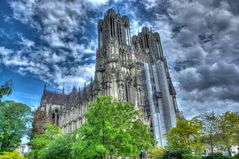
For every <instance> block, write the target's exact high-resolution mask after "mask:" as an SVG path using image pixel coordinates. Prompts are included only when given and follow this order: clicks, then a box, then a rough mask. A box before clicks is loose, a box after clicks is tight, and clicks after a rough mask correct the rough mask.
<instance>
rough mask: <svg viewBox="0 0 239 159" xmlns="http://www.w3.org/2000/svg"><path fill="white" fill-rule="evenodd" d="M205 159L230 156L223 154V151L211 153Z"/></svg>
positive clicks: (226, 158)
mask: <svg viewBox="0 0 239 159" xmlns="http://www.w3.org/2000/svg"><path fill="white" fill-rule="evenodd" d="M204 159H229V157H226V156H223V154H222V153H214V154H212V153H210V154H209V155H208V156H207V157H205V158H204Z"/></svg>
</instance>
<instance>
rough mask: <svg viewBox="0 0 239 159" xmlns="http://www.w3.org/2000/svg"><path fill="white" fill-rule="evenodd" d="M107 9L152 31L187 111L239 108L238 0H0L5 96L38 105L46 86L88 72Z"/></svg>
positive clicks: (73, 82) (69, 82)
mask: <svg viewBox="0 0 239 159" xmlns="http://www.w3.org/2000/svg"><path fill="white" fill-rule="evenodd" d="M109 8H113V9H114V10H115V11H116V12H118V13H119V14H121V15H127V16H128V17H129V19H130V27H131V35H135V34H137V33H138V31H139V30H141V28H142V27H143V26H147V27H149V28H151V29H152V30H153V31H156V32H159V34H160V36H161V42H162V46H163V50H164V54H165V56H166V58H167V60H168V65H169V70H170V74H171V76H172V80H173V84H174V86H175V88H176V91H177V101H178V106H179V109H180V110H181V111H182V112H183V114H184V116H186V117H193V116H195V115H199V114H200V113H203V112H206V111H214V112H216V113H223V112H225V111H239V1H238V0H0V85H2V84H4V83H5V81H7V80H11V81H12V82H13V93H12V94H11V95H10V96H8V97H6V99H13V100H16V101H19V102H23V103H26V104H28V105H30V106H31V107H33V108H36V107H37V106H38V105H39V102H40V98H41V95H42V91H43V86H44V84H47V88H48V89H50V90H52V91H60V90H61V89H62V87H63V83H65V89H66V90H67V91H70V90H71V89H72V87H73V86H76V87H83V86H84V83H85V82H89V81H90V78H91V77H94V69H95V53H96V49H97V22H98V20H99V19H101V18H103V16H104V13H105V12H106V11H107V10H108V9H109Z"/></svg>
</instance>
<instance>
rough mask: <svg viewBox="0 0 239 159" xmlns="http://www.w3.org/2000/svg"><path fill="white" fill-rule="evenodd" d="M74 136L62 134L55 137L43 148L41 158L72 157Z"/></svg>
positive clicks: (57, 158)
mask: <svg viewBox="0 0 239 159" xmlns="http://www.w3.org/2000/svg"><path fill="white" fill-rule="evenodd" d="M72 144H73V138H72V135H68V134H66V135H62V136H59V137H58V138H56V139H54V140H53V141H52V142H51V143H49V145H47V147H46V148H44V149H43V150H42V153H41V155H40V157H39V158H41V159H49V158H50V159H66V158H67V159H71V158H72V157H71V152H72Z"/></svg>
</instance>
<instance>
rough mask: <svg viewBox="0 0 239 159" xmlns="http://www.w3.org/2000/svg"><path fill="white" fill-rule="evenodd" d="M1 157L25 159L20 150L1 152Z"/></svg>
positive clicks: (1, 158)
mask: <svg viewBox="0 0 239 159" xmlns="http://www.w3.org/2000/svg"><path fill="white" fill-rule="evenodd" d="M0 159H25V158H24V157H22V155H21V154H20V152H18V151H12V152H3V153H2V154H0Z"/></svg>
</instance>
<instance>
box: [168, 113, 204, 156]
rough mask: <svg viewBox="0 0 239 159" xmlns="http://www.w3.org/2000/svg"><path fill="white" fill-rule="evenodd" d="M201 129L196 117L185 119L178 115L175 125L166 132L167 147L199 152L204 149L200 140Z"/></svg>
mask: <svg viewBox="0 0 239 159" xmlns="http://www.w3.org/2000/svg"><path fill="white" fill-rule="evenodd" d="M201 131H202V126H201V124H200V122H199V121H198V120H197V119H196V118H193V119H191V120H185V119H183V118H182V117H180V116H178V119H177V125H176V127H175V128H172V129H170V130H169V131H168V132H167V133H166V136H167V140H168V146H167V148H168V149H169V150H173V151H175V150H176V151H190V152H193V153H194V154H200V153H201V152H202V151H203V150H204V149H205V147H204V146H203V144H202V143H201V141H200V136H201Z"/></svg>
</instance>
